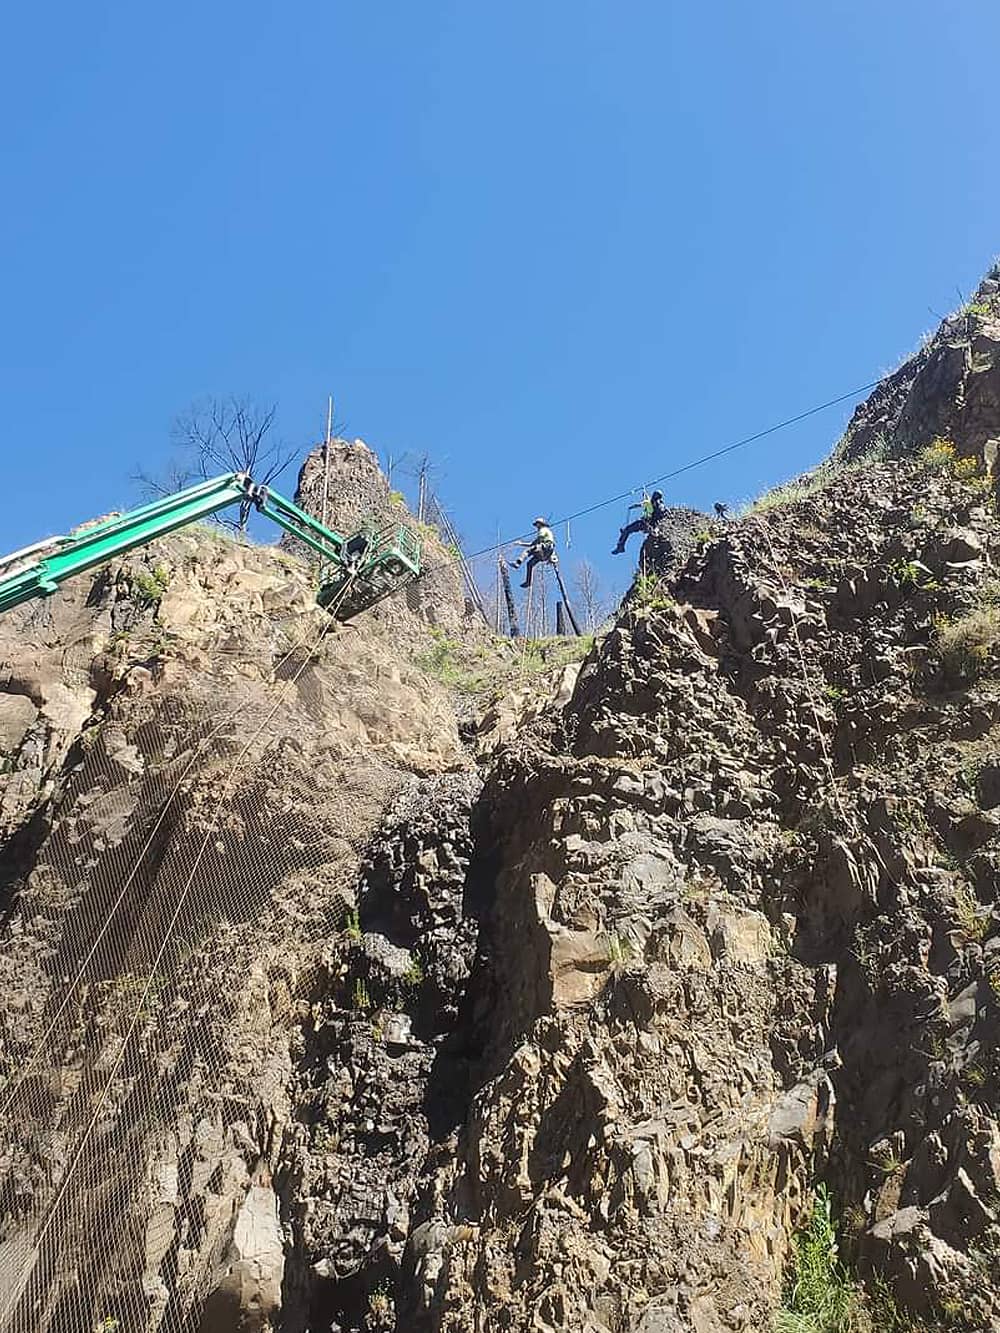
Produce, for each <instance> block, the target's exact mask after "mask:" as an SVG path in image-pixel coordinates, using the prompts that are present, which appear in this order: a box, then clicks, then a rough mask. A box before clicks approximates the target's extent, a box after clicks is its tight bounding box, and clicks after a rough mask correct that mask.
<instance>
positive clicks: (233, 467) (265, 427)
mask: <svg viewBox="0 0 1000 1333" xmlns="http://www.w3.org/2000/svg"><path fill="white" fill-rule="evenodd" d="M276 412H277V404H272V405H271V406H270V407H267V408H262V407H258V406H257V405H256V404H255V403H254V402H253V401H252V400H251V399H250V398H247V397H244V398H237V397H236V396H235V395H230V396H229V397H228V398H208V399H205V400H203V401H200V402H196V403H192V405H191V406H190V407H189V408H188V409H187V410H186V411H185V412H182V413H181V415H180V416H178V417H177V419H176V420H175V422H174V425H173V430H172V431H171V435H172V437H173V440H174V442H175V443H176V444H177V445H178V446H179V447H180V449H181V451H182V455H181V458H180V459H175V460H174V461H173V462H171V463H170V464H169V465H168V468H167V471H166V473H165V474H164V476H163V477H162V478H158V477H154V476H151V475H150V474H149V473H148V472H145V471H144V470H142V469H140V470H138V471H137V472H136V473H134V474H133V478H132V479H133V481H137V482H138V483H139V485H140V486H141V487H142V488H143V490H144V491H145V492H146V493H147V494H149V495H170V494H172V493H173V492H174V491H176V490H180V489H182V488H183V487H184V486H187V485H190V484H191V483H192V482H194V481H197V480H199V479H201V478H208V477H214V476H216V475H217V474H218V473H220V472H246V473H248V474H249V475H250V476H251V477H253V479H254V481H255V482H257V483H258V484H259V485H262V486H267V485H269V484H270V483H271V482H272V481H273V480H274V479H275V477H278V476H280V475H281V473H282V472H284V471H285V469H286V468H287V467H288V465H289V464H290V463H291V462H293V461H294V459H295V457H296V456H297V454H298V450H297V449H292V448H289V447H288V446H286V445H285V444H284V443H283V442H282V441H281V440H280V439H277V438H275V436H274V434H273V429H274V418H275V414H276ZM250 512H251V505H250V503H249V501H248V502H247V503H246V504H243V505H241V506H240V512H239V518H238V519H236V520H226V519H221V520H220V521H221V522H223V523H226V524H227V526H229V527H233V528H236V530H237V531H239V532H245V531H246V526H247V522H248V520H249V518H250Z"/></svg>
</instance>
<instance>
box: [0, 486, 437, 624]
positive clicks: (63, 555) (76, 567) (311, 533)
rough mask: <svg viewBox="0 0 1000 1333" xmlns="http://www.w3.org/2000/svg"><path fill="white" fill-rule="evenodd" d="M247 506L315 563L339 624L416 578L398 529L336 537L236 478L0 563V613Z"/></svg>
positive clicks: (414, 561)
mask: <svg viewBox="0 0 1000 1333" xmlns="http://www.w3.org/2000/svg"><path fill="white" fill-rule="evenodd" d="M248 504H252V505H253V506H254V507H255V508H256V509H258V510H259V511H260V512H261V513H262V514H266V515H267V516H268V517H269V518H270V519H272V520H273V521H274V522H275V523H277V524H278V525H279V526H280V527H282V528H284V529H285V531H286V532H289V533H291V534H292V536H294V537H297V538H298V539H299V540H300V541H302V542H304V543H305V544H306V545H307V546H308V547H309V548H310V549H311V550H313V551H315V552H316V553H317V554H318V555H319V556H320V558H321V562H322V563H321V566H320V586H319V590H318V593H317V600H318V601H319V603H320V605H321V606H324V607H328V608H330V609H331V610H332V612H333V614H334V615H336V617H337V619H338V620H350V619H351V617H352V616H355V615H357V614H358V613H359V612H361V611H364V610H366V609H367V608H368V607H370V606H374V604H375V603H376V602H378V601H381V600H382V598H383V597H387V596H388V595H389V594H390V593H392V592H395V591H396V589H397V588H400V587H402V586H403V585H404V584H406V583H408V582H409V581H410V580H411V579H413V578H416V577H417V575H418V574H419V573H420V543H419V541H418V540H417V538H416V537H415V536H414V535H413V533H411V532H410V530H409V529H408V528H407V527H406V526H405V525H403V524H398V525H391V526H389V527H383V528H379V527H377V526H375V525H370V526H369V527H367V528H364V529H362V530H361V531H360V532H357V533H355V534H354V535H353V536H351V537H343V536H341V535H340V534H339V533H337V532H333V531H332V530H331V529H330V528H327V527H325V526H324V525H323V524H322V523H319V522H317V520H316V519H314V518H313V517H312V515H311V514H307V513H306V512H305V510H304V509H300V508H299V507H298V506H297V505H295V504H293V503H292V502H291V500H286V499H285V497H284V496H283V495H279V494H278V492H277V491H273V490H270V489H269V488H268V487H266V486H258V485H257V484H256V482H254V480H253V478H252V477H249V476H248V475H247V474H246V473H243V472H229V473H226V474H224V475H223V476H220V477H213V478H211V479H210V480H208V481H203V482H199V483H198V484H197V485H195V486H188V487H186V488H185V489H184V490H182V491H177V492H176V493H175V494H173V495H167V496H164V497H163V498H162V499H159V500H154V501H153V502H152V503H151V504H147V505H143V506H142V507H141V508H139V509H132V510H129V512H128V513H125V514H113V515H111V516H109V517H108V518H102V519H99V520H98V521H97V522H95V523H90V524H86V525H84V526H82V527H80V528H77V529H75V530H74V531H73V532H71V533H70V534H69V535H68V536H66V537H52V538H50V539H48V540H47V541H44V542H36V543H34V544H33V545H31V546H27V547H24V548H23V549H22V550H20V551H15V552H13V553H12V554H11V555H9V556H4V557H0V613H2V612H4V611H9V610H10V609H11V608H12V607H15V606H19V605H21V603H23V602H27V601H30V600H31V599H32V598H34V597H46V596H48V595H49V594H51V593H53V592H55V591H56V589H57V588H58V587H59V585H60V584H61V583H64V582H65V581H66V579H69V578H72V577H73V576H74V575H76V574H81V573H84V572H85V571H86V570H88V569H93V568H94V567H95V566H96V565H100V564H103V563H104V561H106V560H110V559H111V558H112V557H113V556H118V555H124V554H125V553H126V552H127V551H131V550H134V549H135V548H136V547H137V546H145V545H146V544H147V543H149V542H151V541H155V540H156V538H157V537H163V536H165V535H166V534H167V533H170V532H176V531H177V529H178V528H183V527H186V526H187V525H188V524H190V523H196V522H198V521H199V520H200V519H205V518H210V517H211V516H212V515H213V514H216V513H218V512H219V511H220V510H222V509H226V508H228V507H229V506H230V505H248Z"/></svg>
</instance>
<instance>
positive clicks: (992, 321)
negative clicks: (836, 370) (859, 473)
mask: <svg viewBox="0 0 1000 1333" xmlns="http://www.w3.org/2000/svg"><path fill="white" fill-rule="evenodd" d="M938 437H940V438H943V439H946V440H950V441H951V442H952V443H953V444H954V445H955V446H956V447H957V448H958V450H959V452H960V453H961V454H962V455H964V456H977V455H978V456H979V457H980V458H983V459H984V461H985V462H986V463H987V464H988V465H989V466H990V467H991V468H992V467H993V466H994V464H995V462H996V458H997V449H998V447H1000V265H997V266H996V267H994V268H993V269H991V271H990V272H989V273H988V274H987V275H986V277H985V278H984V279H983V281H982V282H981V283H980V285H979V288H978V289H977V291H976V294H975V296H974V297H973V298H972V300H971V301H970V302H969V303H968V304H967V305H965V306H964V307H963V308H962V309H961V310H959V311H958V312H956V313H955V314H953V315H950V316H949V317H948V318H947V319H945V320H943V321H942V323H941V326H940V327H939V328H938V330H937V332H936V333H935V335H934V337H933V338H931V339H930V340H929V341H928V342H927V343H926V345H925V346H924V347H922V348H921V350H920V351H919V352H918V353H917V354H916V356H914V357H911V358H910V359H909V360H908V361H906V362H905V363H904V364H903V365H902V366H901V367H900V368H899V370H897V371H895V373H894V374H892V375H888V376H887V377H886V378H885V379H884V380H883V381H882V383H881V384H880V385H879V386H878V388H877V389H876V390H875V392H874V393H873V394H872V395H871V397H870V398H869V399H868V400H867V401H866V402H865V403H863V404H862V405H861V406H860V407H859V408H858V409H857V411H856V412H855V413H854V416H853V417H852V418H851V422H850V424H849V425H848V427H847V431H846V432H845V434H844V437H843V439H842V440H841V442H840V444H839V445H838V446H837V450H836V453H835V457H836V458H838V459H840V460H842V461H844V462H850V461H852V460H853V459H856V458H860V457H863V456H864V455H865V454H867V453H869V452H871V450H872V449H883V450H887V451H888V452H889V453H890V454H891V455H898V454H909V453H914V452H915V451H916V450H918V449H920V448H922V447H923V446H924V445H927V444H930V443H931V441H932V440H934V439H935V438H938Z"/></svg>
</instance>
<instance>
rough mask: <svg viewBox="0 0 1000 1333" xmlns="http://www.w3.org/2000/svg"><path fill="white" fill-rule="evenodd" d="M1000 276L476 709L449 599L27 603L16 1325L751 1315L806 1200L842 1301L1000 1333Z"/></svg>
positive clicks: (710, 1323) (116, 598) (0, 1306)
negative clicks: (611, 612) (799, 448)
mask: <svg viewBox="0 0 1000 1333" xmlns="http://www.w3.org/2000/svg"><path fill="white" fill-rule="evenodd" d="M997 281H998V277H997V275H996V274H994V275H991V276H990V277H989V278H988V279H987V280H986V283H985V284H984V286H983V288H982V289H981V290H980V292H979V293H978V294H977V297H976V300H975V301H974V302H973V305H972V307H970V308H969V309H968V310H967V311H965V312H964V313H963V314H962V315H961V316H960V317H956V318H957V319H959V320H960V321H964V322H962V323H961V325H959V324H958V323H956V322H955V321H946V322H945V324H944V325H943V326H942V329H941V330H940V331H939V333H938V334H937V335H936V337H935V339H933V340H932V341H931V343H930V344H929V345H928V347H926V348H925V349H923V350H922V351H921V353H919V354H918V357H917V358H915V360H914V361H913V362H912V363H909V364H908V365H907V366H906V367H903V368H902V369H901V370H900V371H899V372H896V374H895V376H893V377H890V381H887V383H886V385H884V386H883V387H882V388H881V389H880V390H879V391H877V392H876V394H875V395H873V397H872V399H871V400H870V401H869V403H868V404H866V405H864V406H863V407H861V408H860V409H859V411H858V413H856V415H855V418H854V420H853V422H852V424H851V427H850V428H849V430H848V433H847V435H846V436H845V440H844V441H843V442H842V444H841V446H839V450H838V452H837V454H836V455H835V458H834V460H833V462H832V463H831V464H830V465H829V466H827V467H824V468H822V469H819V470H818V471H817V472H815V473H813V474H810V475H809V476H808V477H805V478H803V479H801V481H800V482H798V483H796V484H795V485H793V486H791V487H787V488H783V489H782V490H781V491H780V492H779V493H777V494H776V495H774V496H772V497H770V498H769V499H768V500H767V501H766V502H765V503H764V504H762V505H761V506H760V507H758V508H757V509H756V510H752V511H751V512H749V513H748V514H747V515H745V516H744V517H742V518H741V519H739V520H737V521H735V522H732V523H729V524H727V525H725V527H721V526H717V527H716V528H715V530H714V531H712V532H707V531H703V532H701V533H700V535H699V538H698V541H697V544H696V547H695V549H694V550H693V552H692V553H691V554H690V556H689V557H688V558H687V560H686V562H685V563H684V565H683V568H681V569H679V570H678V569H676V568H675V566H674V559H673V554H671V560H670V562H669V568H664V569H663V571H662V572H661V573H660V574H659V575H658V574H657V568H658V565H657V548H656V543H655V540H654V538H652V537H651V538H650V546H649V547H648V549H647V552H646V560H645V568H646V576H645V577H644V578H643V579H642V580H641V582H640V583H639V584H637V586H636V588H635V590H634V591H633V594H632V595H631V596H630V598H629V599H628V601H627V603H626V605H625V607H624V608H623V610H622V612H621V614H620V616H619V618H618V620H617V622H616V623H615V625H614V627H613V629H611V630H610V632H608V633H607V634H606V635H604V636H603V638H602V639H600V640H599V642H598V643H596V644H595V645H594V646H593V648H591V649H590V650H589V651H588V653H587V655H586V657H585V659H584V660H583V662H582V663H580V664H577V665H575V666H570V667H566V666H565V665H564V664H563V663H560V665H559V666H558V667H554V668H553V669H552V670H551V671H547V670H544V669H543V670H542V671H541V673H540V674H539V675H537V676H529V674H528V672H527V659H523V661H522V663H521V665H520V667H519V668H518V670H517V672H516V673H515V674H514V675H513V677H512V676H511V674H510V672H509V670H507V668H506V666H505V668H504V670H503V671H500V670H498V672H497V680H504V681H507V682H508V684H509V683H511V681H513V684H514V685H515V686H516V687H517V688H515V689H513V690H507V693H506V697H505V698H502V699H499V700H489V701H488V702H489V707H488V708H485V709H483V710H482V712H483V716H482V717H481V718H480V719H479V721H478V722H477V723H476V724H475V725H474V726H469V725H465V726H464V727H463V730H462V733H461V735H460V733H459V729H458V727H457V725H456V721H455V717H456V713H455V710H454V708H453V706H452V700H451V698H450V696H449V692H448V690H446V689H445V688H444V686H443V685H442V683H441V681H440V679H437V678H436V677H441V676H445V677H446V678H447V679H448V680H449V683H450V685H452V686H454V684H455V683H456V681H455V673H454V672H453V671H452V672H451V673H445V672H442V671H441V670H440V669H439V668H440V665H441V659H440V653H439V652H437V651H429V649H430V648H433V649H438V648H440V643H441V640H440V638H436V639H435V638H433V637H431V636H432V634H433V631H434V629H435V628H437V629H438V630H440V628H442V627H446V628H447V629H448V631H449V634H455V635H458V636H461V635H462V634H463V633H464V630H463V625H464V624H465V623H466V621H465V607H464V602H463V599H462V596H461V590H460V589H459V588H458V586H457V584H452V585H450V586H447V587H446V586H445V585H443V584H442V585H441V586H440V587H439V588H438V589H437V591H436V592H435V591H433V589H432V590H431V592H430V593H428V591H427V590H426V589H422V590H421V591H420V592H419V594H418V600H416V601H411V603H410V604H403V605H395V606H393V607H392V608H391V610H390V609H389V608H386V611H385V613H384V614H383V615H382V616H381V617H374V616H373V617H370V618H368V619H367V620H366V621H365V622H360V621H359V622H357V625H356V627H355V628H348V629H346V630H334V631H331V632H326V631H327V629H328V626H329V622H325V621H324V620H323V619H322V617H321V615H320V613H318V612H316V611H315V610H314V609H313V608H312V605H311V600H310V595H309V577H308V572H307V570H306V569H305V568H304V567H303V566H302V565H301V564H300V563H299V562H298V561H297V560H296V559H295V558H294V557H293V556H292V555H291V554H289V553H285V552H280V551H279V552H271V551H266V550H262V549H260V548H254V547H245V546H240V545H235V544H233V543H230V542H228V541H224V540H222V539H220V538H219V537H217V536H213V535H212V534H210V533H203V534H199V535H196V536H194V537H177V538H174V539H172V540H171V541H170V542H168V543H164V544H163V546H162V547H161V548H160V549H158V550H157V551H155V552H153V553H151V554H150V555H149V556H147V557H142V558H135V559H131V560H127V561H123V562H121V563H120V564H118V565H114V566H112V567H110V568H109V569H108V570H105V571H103V572H102V573H101V574H100V575H98V576H97V577H96V578H95V579H94V580H93V581H92V582H91V583H87V582H86V581H84V583H83V584H81V585H78V586H77V587H76V588H75V589H73V590H72V591H71V592H69V593H67V594H66V595H65V596H63V597H61V598H60V599H59V600H58V601H53V602H52V603H49V604H46V606H44V607H42V608H39V609H38V610H36V611H35V612H31V613H22V614H21V615H20V616H19V617H17V618H9V619H8V621H7V622H5V624H4V625H3V627H2V629H0V633H2V638H0V659H2V662H3V668H2V674H0V744H2V746H3V751H2V765H3V769H4V771H5V785H4V787H3V794H2V804H0V818H2V820H3V836H4V838H5V840H6V841H5V843H4V847H3V860H2V865H3V894H4V898H3V921H2V931H3V937H2V948H0V971H2V976H3V988H4V989H3V993H4V1005H3V1009H2V1020H0V1021H2V1028H0V1056H2V1059H3V1073H4V1077H5V1079H6V1083H5V1086H4V1089H2V1090H0V1097H2V1098H3V1102H2V1106H3V1112H2V1117H3V1127H4V1128H3V1135H4V1137H3V1140H2V1145H0V1182H2V1184H0V1208H2V1215H3V1231H2V1233H0V1246H2V1248H0V1328H3V1329H7V1328H10V1329H25V1330H29V1329H30V1330H35V1329H38V1330H43V1331H45V1333H48V1330H52V1331H53V1333H57V1331H59V1330H64V1329H65V1330H76V1329H80V1330H87V1333H92V1330H93V1329H95V1328H99V1329H101V1330H102V1333H112V1331H113V1330H115V1329H120V1330H130V1331H131V1330H133V1329H161V1328H162V1329H169V1328H184V1329H191V1330H201V1331H202V1333H215V1331H216V1330H217V1331H218V1333H222V1330H230V1329H247V1330H250V1329H253V1330H261V1331H262V1333H263V1330H266V1329H271V1330H274V1331H275V1333H277V1330H284V1333H305V1330H311V1333H319V1331H320V1330H330V1331H331V1333H333V1330H341V1333H348V1330H350V1333H362V1331H363V1333H376V1331H377V1330H383V1331H384V1333H388V1331H389V1330H406V1331H407V1333H410V1330H413V1331H414V1333H444V1331H445V1330H447V1331H448V1333H458V1331H459V1330H462V1331H463V1333H465V1331H466V1330H479V1331H481V1333H493V1331H494V1330H497V1331H499V1330H510V1333H515V1331H517V1333H521V1331H522V1330H523V1331H524V1333H528V1331H529V1330H531V1331H533V1333H537V1331H539V1330H550V1331H552V1333H555V1331H556V1330H573V1331H574V1333H726V1331H733V1333H735V1331H736V1330H747V1331H749V1330H760V1329H767V1328H769V1327H771V1325H772V1321H773V1319H774V1317H775V1315H776V1312H777V1309H778V1306H779V1305H780V1303H781V1301H782V1299H783V1292H784V1290H785V1282H786V1276H787V1274H788V1272H789V1264H790V1260H791V1258H792V1250H793V1238H794V1237H795V1235H796V1233H797V1231H798V1230H799V1228H800V1227H801V1226H802V1225H803V1223H804V1222H805V1221H806V1220H807V1219H808V1218H809V1216H810V1211H811V1209H812V1204H813V1199H814V1196H815V1191H816V1188H817V1186H818V1185H819V1184H820V1183H821V1182H822V1183H823V1184H824V1185H825V1186H826V1187H827V1188H828V1189H829V1191H830V1196H831V1197H832V1199H833V1200H834V1204H835V1212H836V1215H837V1218H838V1224H839V1228H840V1234H841V1242H842V1254H843V1257H844V1259H845V1261H846V1262H848V1263H849V1264H850V1266H851V1269H852V1271H854V1272H856V1273H857V1274H858V1275H859V1276H860V1277H861V1278H863V1279H865V1280H866V1281H867V1282H868V1283H869V1288H870V1290H871V1291H872V1293H873V1300H872V1304H871V1305H870V1307H868V1308H867V1309H866V1308H864V1307H862V1308H860V1309H859V1313H858V1320H857V1321H856V1323H855V1327H858V1328H864V1327H868V1328H870V1329H876V1328H878V1329H883V1328H886V1329H888V1328H894V1329H896V1330H900V1331H901V1330H905V1329H916V1328H918V1327H934V1328H939V1327H952V1328H955V1329H964V1330H987V1329H994V1328H997V1327H1000V1265H998V1257H997V1256H998V1255H1000V1213H998V1208H1000V1113H998V1099H1000V1064H998V1062H997V1058H996V1050H997V1040H998V1035H1000V1031H998V1029H1000V930H998V921H997V905H996V889H997V871H998V866H1000V759H998V756H1000V746H998V744H997V740H998V727H1000V682H998V668H1000V580H998V579H997V576H996V574H995V572H994V567H995V562H996V559H997V550H998V540H1000V524H998V519H997V512H996V500H995V493H994V484H993V478H992V475H991V469H992V465H993V461H994V456H993V445H994V444H995V441H996V440H997V439H1000V405H998V404H996V402H995V395H994V394H993V390H992V389H991V388H990V385H995V383H996V379H995V376H996V367H997V360H996V357H997V349H1000V319H998V318H997V315H996V313H994V312H995V304H994V297H995V296H996V288H995V287H994V288H990V287H989V284H990V283H996V282H997ZM970 321H971V323H970ZM994 407H995V409H996V410H994ZM362 448H363V446H360V447H359V446H358V445H343V444H340V443H338V445H337V451H336V461H335V466H336V468H338V469H341V468H342V469H344V470H345V477H343V478H340V476H339V473H338V488H340V487H341V482H343V487H342V489H343V493H344V494H346V495H349V496H350V495H351V494H353V492H352V490H351V486H352V485H354V483H353V482H351V484H350V485H348V481H349V479H350V477H354V476H355V475H356V476H357V477H358V478H360V480H359V481H358V482H357V496H356V497H355V499H354V500H352V504H354V506H355V507H354V510H352V512H351V513H345V514H344V515H342V516H339V517H338V516H335V515H333V514H332V513H331V514H328V517H330V519H331V521H336V522H341V523H342V525H343V526H353V522H354V521H356V520H359V519H362V518H365V517H367V511H369V510H371V509H372V507H373V505H374V507H375V508H376V510H377V509H378V505H380V504H382V505H383V506H384V507H385V508H384V510H383V512H384V513H385V514H386V516H391V515H392V513H394V512H395V511H396V509H397V504H396V502H395V501H394V500H393V499H392V498H391V497H390V496H389V493H388V487H387V486H386V485H385V483H384V481H380V480H379V477H378V475H377V473H376V471H375V470H374V462H373V460H371V459H370V455H368V454H367V451H365V452H364V453H361V449H362ZM321 466H324V470H325V465H324V464H323V460H322V457H321V455H314V456H313V457H312V458H311V459H310V460H309V462H308V463H307V466H306V469H305V471H304V474H303V479H302V486H301V490H300V494H301V496H302V498H303V500H304V502H306V503H308V504H309V505H310V507H312V508H313V509H315V510H316V511H317V512H320V504H319V503H317V498H316V494H315V486H316V484H317V477H318V476H320V475H321V474H320V472H319V471H318V469H319V468H320V467H321ZM353 469H357V472H356V473H355V471H353ZM348 474H349V475H348ZM383 489H384V494H383ZM362 510H364V511H366V512H365V513H362V512H361V511H362ZM348 520H351V521H348ZM448 577H451V576H450V575H449V576H448ZM426 597H429V598H430V601H429V602H426V603H425V602H424V601H422V600H420V599H423V598H426ZM477 651H478V652H480V653H485V652H488V651H492V650H490V649H488V646H487V647H485V648H484V647H483V646H482V644H481V643H480V647H479V648H478V649H477ZM504 661H505V659H504V657H503V652H502V650H498V653H497V662H498V663H503V662H504ZM508 665H509V664H508ZM544 665H545V664H544V663H542V666H543V668H544ZM466 710H467V705H466V706H465V709H463V712H464V711H466ZM473 736H475V737H476V738H477V744H476V745H475V752H473V748H472V747H471V745H470V744H467V743H463V737H464V738H465V740H466V741H468V740H469V738H471V737H473ZM880 1283H882V1284H884V1286H880V1285H879V1284H880ZM886 1293H888V1294H886ZM865 1319H867V1321H868V1322H867V1324H865V1323H864V1320H865Z"/></svg>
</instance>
